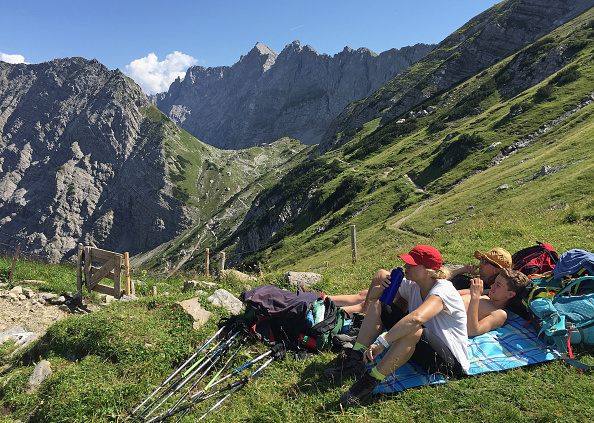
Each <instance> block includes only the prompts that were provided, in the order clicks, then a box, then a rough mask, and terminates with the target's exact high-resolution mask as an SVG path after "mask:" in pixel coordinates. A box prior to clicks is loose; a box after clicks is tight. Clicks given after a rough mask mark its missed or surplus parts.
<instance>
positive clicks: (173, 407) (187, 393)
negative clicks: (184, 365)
mask: <svg viewBox="0 0 594 423" xmlns="http://www.w3.org/2000/svg"><path fill="white" fill-rule="evenodd" d="M245 341H246V338H243V339H242V340H241V341H240V343H239V346H238V347H237V348H236V349H235V351H234V352H233V354H231V355H230V356H229V357H228V358H227V361H225V363H224V364H223V366H222V367H221V368H220V369H219V371H218V372H217V373H216V374H215V375H214V376H213V377H212V378H211V380H210V381H209V382H208V384H207V385H206V387H205V388H203V389H202V390H201V391H200V392H203V391H204V390H206V389H208V387H209V386H210V384H212V383H213V381H215V380H216V378H217V377H219V375H220V374H221V372H222V371H223V370H225V368H226V367H227V365H228V364H229V362H230V361H231V360H232V359H233V358H234V357H235V355H236V354H237V353H238V352H239V350H240V349H241V348H242V347H243V346H244V344H245ZM217 358H218V359H220V358H221V356H219V357H217ZM217 361H218V360H217ZM214 364H216V361H215V362H213V363H212V364H211V365H210V367H209V369H210V368H211V367H213V366H214ZM209 369H207V371H206V372H204V373H203V374H202V376H201V377H200V378H198V379H197V380H196V381H195V382H194V383H193V384H192V386H190V387H189V388H188V390H187V391H186V393H185V394H184V395H182V397H181V398H180V399H179V400H178V401H177V402H176V403H175V404H174V405H173V406H172V407H171V408H170V409H169V410H168V411H169V412H170V411H172V410H173V409H175V407H177V406H178V405H179V404H181V403H182V401H183V400H184V399H185V398H186V397H187V396H188V395H189V394H190V392H192V390H193V389H194V388H195V387H196V386H197V385H198V383H199V382H200V381H201V380H202V378H203V377H204V376H205V375H206V374H207V373H208V370H209Z"/></svg>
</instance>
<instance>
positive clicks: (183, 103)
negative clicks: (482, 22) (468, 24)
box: [151, 41, 434, 149]
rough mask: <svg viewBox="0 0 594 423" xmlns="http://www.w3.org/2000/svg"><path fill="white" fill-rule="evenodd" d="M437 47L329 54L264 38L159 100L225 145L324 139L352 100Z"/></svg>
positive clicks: (193, 129) (179, 120)
mask: <svg viewBox="0 0 594 423" xmlns="http://www.w3.org/2000/svg"><path fill="white" fill-rule="evenodd" d="M433 47H434V46H433V45H425V44H417V45H415V46H413V47H404V48H402V49H400V50H397V49H391V50H388V51H385V52H383V53H381V54H380V55H377V54H375V53H373V52H372V51H370V50H368V49H366V48H360V49H358V50H352V49H350V48H348V47H345V49H344V50H343V51H342V52H340V53H338V54H336V55H334V56H329V55H327V54H319V53H318V52H317V51H315V50H314V49H313V48H312V47H310V46H309V45H306V46H302V45H301V44H300V43H299V41H294V42H293V43H291V44H289V45H287V46H286V47H285V48H284V49H283V51H282V52H281V53H280V54H277V53H276V52H274V51H272V50H271V49H269V48H268V47H266V46H264V45H262V44H261V43H258V44H256V46H255V47H254V48H253V49H252V50H251V51H250V52H249V53H248V54H247V55H246V56H242V57H241V59H240V60H239V62H237V63H236V64H234V65H233V66H230V67H229V66H225V67H215V68H204V67H201V66H194V67H191V68H190V69H188V71H187V73H186V76H185V77H184V78H183V79H178V80H176V81H175V82H174V83H173V84H171V86H170V88H169V91H167V92H166V93H161V94H157V95H154V96H152V97H151V99H152V101H153V103H154V104H155V105H157V107H158V108H159V109H160V110H162V111H163V112H165V113H166V114H167V115H168V116H169V118H170V119H171V120H172V121H173V122H175V123H176V124H177V125H179V126H180V127H181V128H183V129H185V130H186V131H188V132H189V133H191V134H192V135H194V136H195V137H196V138H199V139H200V140H202V141H203V142H205V143H207V144H210V145H213V146H215V147H218V148H225V149H242V148H249V147H253V146H254V145H261V144H263V143H270V142H273V141H275V140H277V139H279V138H281V137H284V136H289V137H292V138H296V139H299V140H300V141H301V142H302V143H304V144H308V145H311V144H317V143H318V142H319V141H320V139H321V136H322V134H323V133H324V131H325V129H326V126H327V125H328V123H329V122H330V121H331V120H332V119H333V118H334V117H335V116H336V115H338V114H339V113H340V111H341V110H342V109H343V108H344V107H345V106H346V105H347V104H349V103H350V102H352V101H355V100H358V99H360V98H363V97H365V96H367V95H369V94H370V93H372V92H373V91H375V90H377V89H378V88H379V87H381V86H382V85H383V84H385V83H386V82H387V81H389V80H390V79H392V78H393V77H394V76H395V75H397V74H398V73H400V72H402V71H403V70H404V69H406V68H407V67H408V66H410V65H411V64H412V63H414V62H416V61H417V60H419V59H421V58H422V57H423V56H425V55H426V54H427V53H428V52H429V51H431V49H432V48H433Z"/></svg>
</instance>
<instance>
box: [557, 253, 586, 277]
mask: <svg viewBox="0 0 594 423" xmlns="http://www.w3.org/2000/svg"><path fill="white" fill-rule="evenodd" d="M585 273H587V274H589V275H592V276H594V253H590V252H588V251H585V250H578V249H574V250H569V251H567V252H566V253H563V254H561V257H559V261H558V262H557V265H556V266H555V270H554V274H555V277H556V278H561V277H564V276H568V275H576V274H585Z"/></svg>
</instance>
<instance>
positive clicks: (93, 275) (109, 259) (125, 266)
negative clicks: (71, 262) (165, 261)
mask: <svg viewBox="0 0 594 423" xmlns="http://www.w3.org/2000/svg"><path fill="white" fill-rule="evenodd" d="M77 263H78V264H77V272H76V288H77V290H78V291H82V287H83V285H85V286H86V287H87V290H88V291H89V292H91V291H96V292H99V293H101V294H107V295H111V296H113V297H115V298H116V299H120V298H121V297H122V294H125V295H130V293H133V292H134V286H133V284H132V283H131V281H130V264H129V256H128V253H125V254H119V253H114V252H111V251H106V250H101V249H99V248H95V247H85V246H83V245H82V244H78V260H77ZM93 263H95V264H102V266H100V267H96V266H93ZM122 270H124V276H125V283H124V289H123V290H122ZM104 278H107V279H111V280H113V287H111V286H107V285H102V284H100V283H99V282H101V280H102V279H104Z"/></svg>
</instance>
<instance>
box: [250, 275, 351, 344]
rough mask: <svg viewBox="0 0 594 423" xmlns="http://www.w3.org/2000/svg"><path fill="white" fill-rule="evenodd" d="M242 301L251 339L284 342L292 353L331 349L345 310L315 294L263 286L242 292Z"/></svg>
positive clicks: (269, 342) (340, 326)
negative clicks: (252, 337) (333, 337)
mask: <svg viewBox="0 0 594 423" xmlns="http://www.w3.org/2000/svg"><path fill="white" fill-rule="evenodd" d="M241 300H242V301H243V302H244V303H245V305H246V311H245V315H244V319H245V320H246V321H247V325H248V326H249V327H250V333H251V335H252V336H254V337H256V338H258V339H259V340H261V341H263V342H264V343H267V344H275V343H278V342H283V343H284V344H285V345H286V347H287V349H291V350H294V351H298V350H304V349H307V350H309V351H320V350H322V349H325V348H330V347H331V346H332V342H331V339H332V336H333V335H335V334H336V333H338V332H339V331H340V330H341V329H342V325H343V323H344V317H345V314H344V311H343V310H342V309H341V308H339V307H336V305H335V304H334V302H333V301H332V300H330V297H325V298H323V297H322V296H321V295H319V294H317V293H315V292H301V291H297V292H292V291H287V290H284V289H281V288H279V287H277V286H274V285H264V286H260V287H257V288H254V289H252V290H250V291H246V292H243V293H242V294H241Z"/></svg>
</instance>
